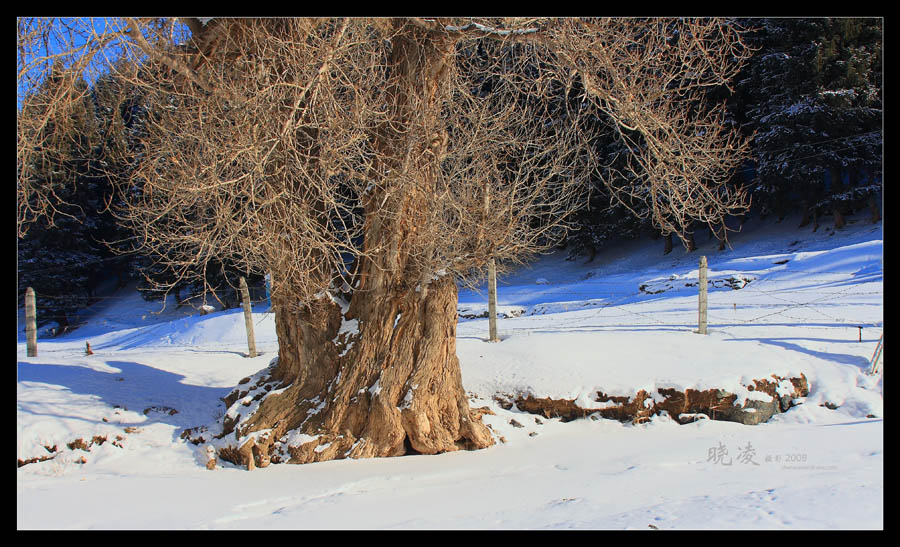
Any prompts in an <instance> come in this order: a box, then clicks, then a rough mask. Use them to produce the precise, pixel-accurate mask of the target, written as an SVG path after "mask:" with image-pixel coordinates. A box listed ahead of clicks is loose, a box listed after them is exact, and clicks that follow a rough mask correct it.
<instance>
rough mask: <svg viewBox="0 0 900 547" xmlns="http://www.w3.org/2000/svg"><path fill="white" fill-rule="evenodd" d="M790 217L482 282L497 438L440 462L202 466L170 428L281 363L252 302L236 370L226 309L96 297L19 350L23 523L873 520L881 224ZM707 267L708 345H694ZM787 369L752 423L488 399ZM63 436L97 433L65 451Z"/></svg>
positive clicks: (579, 396)
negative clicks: (493, 306) (76, 319)
mask: <svg viewBox="0 0 900 547" xmlns="http://www.w3.org/2000/svg"><path fill="white" fill-rule="evenodd" d="M796 226H797V221H796V219H788V220H786V221H784V222H783V223H781V224H772V223H766V224H763V223H760V222H753V221H751V222H750V223H748V224H747V225H746V226H745V228H744V231H743V232H742V233H740V234H737V235H735V236H733V238H732V245H733V248H732V249H729V250H727V251H723V252H718V251H716V250H715V248H716V244H715V242H714V241H706V240H705V238H704V236H702V235H700V236H699V237H698V242H699V244H700V249H699V251H698V252H695V253H692V254H686V253H685V252H684V251H683V250H682V249H676V250H675V251H674V252H673V253H671V254H670V255H667V256H663V255H662V243H661V242H656V243H653V242H646V241H645V242H637V243H631V244H628V245H623V246H621V247H619V248H616V249H613V250H609V251H606V252H604V253H602V254H600V255H598V257H597V258H596V259H595V260H594V262H592V263H589V264H586V263H584V261H573V262H567V261H565V260H563V256H564V255H562V254H560V255H555V256H548V257H543V258H541V259H540V260H538V261H536V262H535V263H534V264H532V265H531V266H530V267H528V268H523V269H521V270H519V271H517V272H514V273H513V274H511V275H509V276H506V277H505V278H502V279H501V280H500V283H499V304H500V306H499V308H500V309H499V311H500V312H501V313H503V314H504V317H503V318H502V319H500V321H499V330H500V337H501V339H502V341H501V342H500V343H494V344H491V343H486V342H485V340H486V339H487V319H483V318H474V319H468V318H466V317H467V316H478V315H479V314H481V313H482V312H483V311H484V310H485V309H486V297H485V295H484V294H481V293H478V292H473V291H468V290H463V291H461V292H460V304H459V310H460V315H461V318H460V323H459V327H458V341H457V352H458V355H459V357H460V362H461V366H462V374H463V382H464V385H465V388H466V390H467V391H468V392H469V393H470V394H471V397H472V403H471V404H472V406H473V407H480V406H489V407H490V408H491V410H492V411H493V412H494V413H495V414H494V415H490V414H489V415H486V416H485V417H484V420H485V422H486V423H488V424H490V425H491V427H492V428H493V430H494V432H495V434H496V436H497V438H498V442H497V444H496V445H495V446H493V447H491V448H488V449H485V450H480V451H475V452H456V453H449V454H442V455H437V456H406V457H401V458H390V459H376V460H343V461H333V462H324V463H316V464H309V465H301V466H296V465H272V466H269V467H267V468H265V469H258V470H255V471H253V472H248V471H246V470H243V469H240V468H237V467H235V466H232V465H230V464H227V463H222V464H220V466H219V467H218V468H217V469H216V470H214V471H209V470H207V469H206V468H205V465H204V464H205V462H206V456H205V454H204V447H202V446H194V445H192V444H190V443H188V442H186V441H183V440H182V439H180V437H179V435H180V433H181V432H182V431H183V430H184V429H185V428H188V427H193V426H198V425H202V424H209V423H212V422H213V421H215V420H216V419H217V418H218V417H220V416H221V415H222V413H223V412H224V410H225V409H224V405H223V403H222V402H221V400H220V398H221V397H223V396H224V395H226V394H227V393H228V392H229V391H230V390H231V388H232V387H234V386H235V385H236V384H237V382H238V381H239V380H240V379H241V378H243V377H245V376H249V375H251V374H253V373H255V372H257V371H258V370H260V369H262V368H264V367H265V366H267V365H268V363H269V361H270V360H271V359H272V358H273V357H274V356H275V355H276V354H277V344H276V338H275V330H274V320H273V317H272V316H271V314H267V313H265V309H264V308H263V307H262V306H259V307H258V309H257V310H256V313H255V316H254V318H255V333H256V340H257V348H258V349H260V351H262V352H263V353H262V355H260V356H258V357H256V358H247V357H246V353H247V346H246V335H245V330H244V319H243V315H242V312H241V311H240V310H229V311H224V312H216V313H212V314H209V315H200V314H197V313H193V314H192V313H191V312H192V310H190V311H187V310H184V309H181V310H174V309H173V308H174V306H172V305H170V306H169V307H168V308H167V309H166V310H165V311H164V312H162V313H159V314H155V313H153V312H154V311H156V310H158V308H159V305H158V304H154V303H147V302H144V301H142V300H141V299H140V298H139V297H137V296H135V295H134V294H133V293H125V292H123V293H119V294H116V295H112V296H113V298H109V299H105V300H104V301H103V303H101V304H97V305H95V306H93V307H92V308H91V309H90V310H89V315H88V316H87V322H86V323H85V324H84V325H83V326H82V327H80V328H79V329H77V330H75V331H74V332H72V333H70V334H68V335H65V336H61V337H58V338H41V339H39V344H38V357H26V350H25V337H24V333H23V332H20V333H19V335H18V339H17V341H18V346H17V361H18V363H17V387H16V407H17V415H16V424H17V458H18V459H19V460H28V459H31V458H40V457H50V459H47V460H46V461H40V462H35V463H30V464H27V465H24V466H22V467H19V468H18V469H17V472H16V473H17V493H16V514H17V526H18V528H19V529H48V528H51V529H85V528H100V529H216V528H244V529H266V530H269V529H354V528H356V529H458V528H464V529H639V530H652V529H654V528H656V529H822V528H824V529H872V528H876V529H879V528H883V526H884V481H883V479H884V422H883V416H884V411H883V381H882V376H881V375H878V376H874V377H873V376H869V375H867V374H866V369H867V367H868V365H869V359H870V357H871V356H872V353H873V351H874V350H875V346H876V344H877V342H878V340H879V338H880V337H881V335H882V332H883V314H884V295H883V287H884V278H883V273H882V272H883V263H882V260H883V232H882V224H881V223H878V224H874V225H873V224H870V223H868V222H867V221H866V220H865V218H864V217H858V218H854V219H852V222H851V224H850V225H849V226H848V227H846V228H844V229H842V230H839V231H837V232H835V231H834V230H833V229H831V228H830V226H826V225H823V226H822V227H820V228H819V230H817V231H816V232H813V231H812V230H811V228H810V227H806V228H802V229H797V228H796ZM701 254H705V255H707V256H708V259H709V270H710V271H709V278H710V290H709V334H708V335H705V336H704V335H700V334H696V333H695V331H696V330H697V289H696V286H694V284H695V283H696V279H697V274H698V266H697V262H698V259H699V256H700V255H701ZM733 287H738V288H733ZM23 324H24V323H23V321H22V312H21V309H20V310H19V327H20V328H19V330H20V331H21V330H23V328H22V326H23ZM860 327H862V328H860ZM85 342H90V344H91V348H92V349H93V351H94V355H91V356H85V355H84V347H85ZM799 373H803V374H805V375H806V376H807V378H808V379H809V382H810V393H809V396H808V397H807V398H806V400H805V401H804V402H803V404H801V405H799V406H796V407H794V408H792V409H791V410H789V411H788V412H786V413H784V414H780V415H777V416H775V417H774V418H773V419H772V420H770V421H769V422H768V423H765V424H761V425H756V426H744V425H740V424H736V423H729V422H720V421H712V420H700V421H697V422H694V423H691V424H687V425H678V424H677V423H676V422H674V421H673V420H671V419H670V418H669V417H667V416H657V417H654V418H653V419H652V420H651V421H650V422H649V423H645V424H641V425H632V424H622V423H619V422H617V421H611V420H604V419H591V418H588V419H584V420H576V421H573V422H568V423H561V422H560V421H559V420H555V419H545V418H543V417H536V416H534V415H531V414H526V413H522V412H519V411H518V410H516V409H515V407H513V408H512V409H510V410H503V409H502V408H501V407H500V406H499V405H498V404H497V403H496V402H495V401H494V400H493V399H492V397H493V396H494V395H496V394H505V395H516V394H533V395H535V396H537V397H553V398H565V399H574V400H576V402H581V403H586V402H589V401H590V400H591V399H590V398H591V397H592V396H593V394H595V393H596V392H597V391H602V392H604V393H606V394H609V395H617V394H621V395H633V394H634V393H635V392H636V391H637V390H639V389H645V390H648V391H655V390H656V388H661V387H677V388H680V389H686V388H696V389H703V388H722V389H726V390H733V391H735V392H740V390H741V389H742V388H741V386H742V385H743V384H745V383H747V382H749V381H750V380H752V379H761V378H766V377H768V376H769V375H771V374H777V375H779V376H787V375H798V374H799ZM826 403H827V406H826ZM835 407H836V408H835ZM593 418H596V416H594V417H593ZM501 436H502V437H503V438H504V440H505V442H499V437H501ZM104 437H105V441H103V438H104ZM76 439H83V440H84V441H85V442H86V443H89V442H90V441H91V440H94V441H95V442H94V443H93V444H92V445H91V446H89V447H87V450H84V449H80V448H77V447H75V448H71V449H70V448H68V447H67V444H68V443H71V442H73V441H75V440H76ZM101 441H102V442H101ZM47 447H49V448H50V449H53V447H56V452H53V453H51V452H50V451H49V450H48V448H47Z"/></svg>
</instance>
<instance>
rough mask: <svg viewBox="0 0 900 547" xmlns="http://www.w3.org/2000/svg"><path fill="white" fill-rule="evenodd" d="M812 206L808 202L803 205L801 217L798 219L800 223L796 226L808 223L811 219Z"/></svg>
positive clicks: (801, 226) (800, 226)
mask: <svg viewBox="0 0 900 547" xmlns="http://www.w3.org/2000/svg"><path fill="white" fill-rule="evenodd" d="M812 215H813V208H812V207H810V206H809V205H808V204H804V205H803V217H802V218H801V219H800V225H799V226H797V227H798V228H803V227H804V226H806V225H808V224H809V223H810V222H811V221H812Z"/></svg>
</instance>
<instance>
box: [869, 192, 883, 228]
mask: <svg viewBox="0 0 900 547" xmlns="http://www.w3.org/2000/svg"><path fill="white" fill-rule="evenodd" d="M869 212H870V213H872V216H871V217H870V220H871V221H872V223H875V222H878V221H879V220H881V209H880V208H879V207H878V200H877V199H875V196H874V195H872V196H869Z"/></svg>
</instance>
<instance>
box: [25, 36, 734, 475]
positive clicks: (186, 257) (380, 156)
mask: <svg viewBox="0 0 900 547" xmlns="http://www.w3.org/2000/svg"><path fill="white" fill-rule="evenodd" d="M18 29H19V41H18V48H19V65H18V74H19V84H20V85H19V87H20V103H21V104H20V108H19V111H18V124H17V125H18V140H17V150H18V156H17V169H18V198H19V213H20V214H19V218H20V229H22V226H27V221H28V220H29V219H30V218H33V217H36V216H40V215H45V216H46V215H49V214H51V213H52V211H53V188H52V187H49V188H48V187H46V185H42V184H41V183H39V182H38V181H37V178H36V177H34V176H32V174H33V172H34V170H35V168H34V166H35V165H37V164H39V163H40V160H41V157H42V155H43V154H45V153H46V151H47V150H49V149H52V148H53V146H54V143H55V142H57V141H58V140H59V139H55V138H54V131H53V129H52V128H53V127H55V125H54V124H58V123H60V121H61V120H65V119H67V115H68V114H70V113H71V111H72V109H74V108H81V107H82V106H80V105H83V104H84V101H83V97H84V93H86V91H84V89H83V88H84V87H85V86H82V87H78V86H74V85H71V86H68V87H67V86H65V85H61V84H57V85H55V86H53V87H52V88H51V91H47V90H43V91H26V92H24V93H23V92H22V91H21V90H22V89H23V88H27V89H42V88H41V87H40V86H39V84H38V83H39V82H40V81H43V79H46V75H47V74H49V73H50V72H53V74H54V75H57V81H62V82H65V81H66V80H65V78H62V79H60V78H58V75H59V74H67V73H69V74H76V75H77V74H81V73H89V72H91V71H94V70H96V71H100V72H102V73H103V74H105V75H106V77H107V79H109V80H110V81H115V82H117V85H109V86H107V87H108V88H109V89H112V90H113V91H112V92H107V93H106V94H105V95H104V97H101V98H98V99H97V101H96V102H97V103H98V104H99V105H100V106H101V107H103V108H106V109H107V110H108V111H112V112H120V113H122V112H125V111H126V110H128V111H129V112H131V113H132V114H131V116H130V118H129V119H130V122H128V123H125V121H123V120H124V118H125V116H124V115H122V116H119V118H115V116H113V118H114V120H113V121H112V122H109V123H108V124H107V126H106V127H104V128H102V131H100V132H101V133H103V132H104V131H105V138H104V140H103V144H102V148H103V153H104V154H108V155H109V157H110V158H112V157H114V156H117V155H118V156H120V157H121V158H123V159H122V160H121V161H120V164H121V162H122V161H124V162H125V163H127V165H129V169H128V170H127V176H124V175H122V173H117V175H116V176H117V177H119V179H122V180H119V183H120V184H121V185H122V187H123V188H124V189H125V190H124V191H123V192H122V195H123V204H122V205H121V207H119V208H118V214H119V215H120V217H121V219H122V222H125V223H127V224H128V225H129V226H131V227H132V229H133V233H134V234H135V236H134V238H133V241H134V243H135V245H136V247H137V248H138V250H140V251H142V252H145V253H152V254H153V256H157V257H159V258H160V260H164V261H165V263H166V264H167V265H168V266H169V267H170V268H171V270H172V271H173V272H175V273H183V274H184V275H187V274H188V273H189V272H196V271H198V268H197V265H201V266H202V265H203V264H206V263H209V262H210V261H213V260H230V261H233V262H235V263H237V264H239V265H240V266H241V267H242V268H244V269H245V270H246V271H247V272H248V273H250V272H255V273H265V272H270V273H271V275H272V283H273V294H272V301H273V308H274V313H275V320H276V330H277V336H278V344H279V349H278V357H277V359H275V360H273V362H272V363H271V365H270V366H269V367H268V368H267V369H265V370H263V371H261V372H260V373H258V374H257V375H255V376H254V377H252V378H248V379H245V381H243V382H242V383H241V385H238V386H237V387H236V388H235V390H234V391H233V392H232V394H231V395H229V396H228V397H227V398H226V402H227V403H228V405H230V406H229V409H228V411H227V413H226V414H225V416H224V417H223V418H222V419H221V420H220V421H219V422H218V423H217V424H215V426H212V427H210V428H209V429H208V430H205V429H204V428H199V429H197V430H193V431H191V432H189V433H190V434H191V435H193V436H194V437H195V438H196V439H200V438H202V439H204V440H205V441H207V442H211V443H212V444H213V445H214V446H216V447H217V450H218V453H219V454H220V456H221V457H223V458H225V459H228V460H230V461H233V462H236V463H241V464H244V465H247V466H248V467H249V468H252V467H255V466H264V465H267V464H269V463H270V462H273V461H276V462H277V461H288V462H292V463H305V462H313V461H321V460H330V459H339V458H348V457H349V458H363V457H381V456H397V455H402V454H407V453H421V454H435V453H440V452H446V451H452V450H459V449H477V448H483V447H487V446H489V445H491V444H492V443H493V438H492V435H491V433H490V431H489V430H488V429H487V428H486V426H485V425H484V424H483V423H482V422H481V419H480V416H479V415H478V413H477V412H476V411H473V410H472V409H470V408H469V404H468V399H467V395H466V393H465V391H464V389H463V383H462V379H461V375H460V367H459V361H458V359H457V357H456V349H455V342H456V340H455V337H456V319H457V315H456V303H457V284H458V283H459V282H460V281H463V282H465V281H473V280H478V279H480V278H481V276H482V275H483V272H484V271H485V268H486V265H487V264H488V262H489V261H490V260H492V259H494V260H496V261H497V262H498V263H499V264H501V265H506V266H509V265H511V264H515V263H517V262H521V261H522V260H523V259H524V258H526V257H528V256H529V255H531V254H533V253H535V252H538V251H540V250H543V249H547V248H549V246H550V245H552V244H553V242H554V241H555V240H556V238H557V237H558V236H559V235H560V234H561V233H563V231H564V230H565V228H566V223H567V220H568V218H569V215H570V213H571V212H572V211H574V210H575V208H577V207H578V206H579V205H580V204H581V203H582V202H583V201H584V199H583V195H582V194H583V189H584V188H586V187H587V185H586V184H585V182H586V180H587V179H588V178H590V177H592V176H597V175H596V173H598V172H599V171H598V167H599V166H600V165H601V164H602V162H604V161H605V158H598V157H596V154H595V152H594V150H593V148H592V139H593V138H594V137H595V136H596V135H597V133H598V132H599V131H608V130H612V131H615V132H616V133H617V135H618V137H619V138H620V139H621V141H622V142H623V145H624V146H625V148H626V149H627V150H628V151H629V152H630V154H629V157H628V158H627V161H625V162H624V163H623V162H621V161H620V162H619V165H625V166H626V167H625V168H626V169H628V170H629V171H630V172H631V174H633V175H634V176H633V177H631V180H639V181H640V183H639V184H634V185H631V186H629V187H627V188H618V189H617V191H616V196H617V197H618V199H619V200H621V202H622V203H625V204H635V203H637V202H638V201H640V202H642V203H643V204H645V205H646V206H642V207H640V208H638V207H634V210H641V211H650V214H652V219H653V221H654V223H655V224H656V225H657V226H658V227H659V228H660V229H661V230H662V231H663V232H664V233H666V232H676V233H684V232H685V230H686V229H687V226H689V224H690V223H691V222H693V221H695V220H700V221H703V222H706V223H709V224H715V223H717V222H721V220H722V219H723V218H724V217H725V215H727V214H732V213H735V212H739V211H740V210H741V209H742V208H743V207H745V205H746V203H745V199H744V196H743V195H742V194H741V193H740V192H735V191H734V190H732V189H731V188H730V187H729V186H727V185H726V182H727V180H728V179H729V177H730V175H731V173H732V171H733V169H734V168H735V167H736V166H737V165H738V164H739V163H740V162H741V161H742V160H743V159H744V158H745V154H746V142H744V141H743V140H742V139H741V138H740V137H738V135H737V133H736V132H735V131H734V130H732V129H729V128H727V127H726V126H725V124H724V123H723V121H722V120H723V113H722V108H721V105H718V106H716V105H707V104H706V103H705V101H704V94H705V92H706V90H707V89H709V88H713V87H721V86H727V85H728V82H729V80H730V79H731V78H732V77H733V76H734V75H735V73H736V71H737V70H738V69H739V68H740V66H741V64H742V63H743V61H744V60H745V59H746V58H747V56H748V55H749V53H748V51H747V49H746V48H745V47H744V46H743V44H742V42H741V38H740V33H739V32H738V31H737V30H736V29H735V28H734V27H733V26H731V25H729V24H726V23H723V22H721V21H715V20H659V19H652V20H637V19H624V20H620V19H600V20H581V19H561V20H559V19H553V20H531V19H529V20H523V19H492V20H477V21H476V20H472V19H464V20H444V19H424V18H423V19H414V18H410V19H374V20H365V19H325V20H319V19H315V20H313V19H261V20H250V19H237V20H230V19H212V20H205V19H204V20H199V19H188V20H174V19H171V20H170V19H147V20H143V19H142V20H135V19H122V20H104V21H103V22H102V24H101V23H99V22H97V21H93V22H91V21H87V22H85V21H49V20H19V21H18ZM53 43H56V44H63V45H68V47H60V46H59V45H57V46H56V48H54V47H53V46H51V45H48V44H53ZM77 79H78V78H77V77H75V76H72V77H70V78H69V80H68V81H72V82H74V81H76V80H77ZM29 82H30V84H31V86H32V87H28V84H29ZM116 90H117V91H116ZM124 105H128V107H127V109H126V107H125V106H124ZM135 105H139V106H138V107H136V106H135ZM135 112H137V113H135ZM201 271H202V268H201Z"/></svg>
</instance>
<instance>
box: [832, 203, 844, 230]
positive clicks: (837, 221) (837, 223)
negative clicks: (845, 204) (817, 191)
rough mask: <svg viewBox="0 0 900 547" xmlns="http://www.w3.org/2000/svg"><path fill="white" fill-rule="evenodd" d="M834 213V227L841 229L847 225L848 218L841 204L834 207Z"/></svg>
mask: <svg viewBox="0 0 900 547" xmlns="http://www.w3.org/2000/svg"><path fill="white" fill-rule="evenodd" d="M833 214H834V227H835V228H837V229H838V230H840V229H841V228H843V227H844V226H846V225H847V220H846V219H845V218H844V213H843V212H841V208H840V205H835V206H834V209H833Z"/></svg>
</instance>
